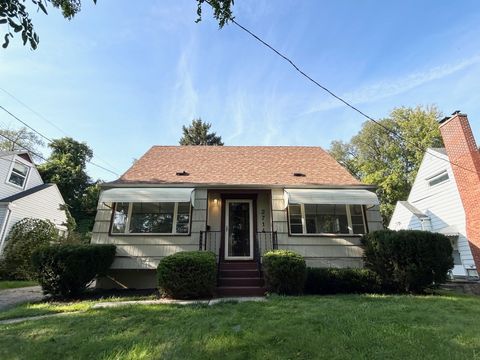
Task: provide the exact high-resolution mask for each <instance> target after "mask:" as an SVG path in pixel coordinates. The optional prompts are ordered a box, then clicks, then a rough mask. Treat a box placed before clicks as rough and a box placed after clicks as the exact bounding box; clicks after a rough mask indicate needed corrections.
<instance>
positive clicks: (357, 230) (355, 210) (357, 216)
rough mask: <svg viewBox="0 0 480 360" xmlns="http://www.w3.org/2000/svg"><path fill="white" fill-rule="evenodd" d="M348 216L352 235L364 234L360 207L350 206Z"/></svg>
mask: <svg viewBox="0 0 480 360" xmlns="http://www.w3.org/2000/svg"><path fill="white" fill-rule="evenodd" d="M350 215H351V217H352V230H353V233H354V234H365V224H364V219H363V209H362V206H361V205H350Z"/></svg>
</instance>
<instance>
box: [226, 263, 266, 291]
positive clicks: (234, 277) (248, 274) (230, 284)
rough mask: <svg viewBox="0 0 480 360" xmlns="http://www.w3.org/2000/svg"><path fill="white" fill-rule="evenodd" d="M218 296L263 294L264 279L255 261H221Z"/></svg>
mask: <svg viewBox="0 0 480 360" xmlns="http://www.w3.org/2000/svg"><path fill="white" fill-rule="evenodd" d="M217 294H218V295H219V296H263V295H265V287H264V280H263V277H262V274H261V272H260V271H259V269H258V265H257V263H256V262H255V261H230V262H227V261H223V262H221V263H220V265H219V277H218V287H217Z"/></svg>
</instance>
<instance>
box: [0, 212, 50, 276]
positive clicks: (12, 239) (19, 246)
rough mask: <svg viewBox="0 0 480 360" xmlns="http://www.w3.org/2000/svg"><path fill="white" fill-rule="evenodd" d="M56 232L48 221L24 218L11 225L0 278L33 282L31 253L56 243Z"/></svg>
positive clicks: (33, 273)
mask: <svg viewBox="0 0 480 360" xmlns="http://www.w3.org/2000/svg"><path fill="white" fill-rule="evenodd" d="M58 239H59V237H58V230H57V229H56V228H55V225H54V224H53V223H52V222H51V221H49V220H40V219H30V218H25V219H23V220H20V221H18V222H17V223H15V225H13V227H12V229H11V230H10V232H9V234H8V237H7V238H6V246H5V250H4V252H3V256H4V257H3V259H2V261H1V265H0V267H1V272H2V278H6V279H10V280H33V279H34V278H35V272H34V271H33V268H32V265H31V261H30V260H31V257H32V253H33V252H34V251H35V250H36V249H38V248H40V247H42V246H45V245H48V244H51V243H54V242H56V241H58Z"/></svg>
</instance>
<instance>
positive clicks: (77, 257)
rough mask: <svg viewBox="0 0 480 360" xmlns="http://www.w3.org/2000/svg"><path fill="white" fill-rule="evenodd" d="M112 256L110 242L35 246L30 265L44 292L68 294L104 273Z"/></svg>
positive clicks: (80, 289) (75, 294) (58, 295)
mask: <svg viewBox="0 0 480 360" xmlns="http://www.w3.org/2000/svg"><path fill="white" fill-rule="evenodd" d="M114 257H115V246H114V245H71V244H69V245H53V246H45V247H42V248H40V249H37V250H35V252H34V253H33V254H32V265H33V268H34V270H35V272H36V277H37V280H38V282H39V283H40V285H41V286H42V289H43V292H44V293H46V294H50V295H52V296H53V297H63V298H69V297H75V296H78V295H79V294H80V293H81V292H82V291H84V290H85V288H86V287H87V285H88V284H89V283H90V282H91V281H92V280H93V279H94V278H95V276H103V275H106V273H107V271H108V269H109V268H110V265H112V262H113V259H114Z"/></svg>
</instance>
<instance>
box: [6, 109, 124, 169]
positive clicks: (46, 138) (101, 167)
mask: <svg viewBox="0 0 480 360" xmlns="http://www.w3.org/2000/svg"><path fill="white" fill-rule="evenodd" d="M0 109H2V110H3V111H5V112H6V113H7V114H9V115H10V116H12V117H13V118H14V119H16V120H18V121H20V122H21V123H22V124H24V125H25V126H27V127H28V128H29V129H31V130H32V131H34V132H35V133H36V134H38V135H40V136H41V137H42V138H44V139H45V140H47V141H48V143H52V140H51V139H50V138H48V137H46V136H45V135H43V134H42V133H41V132H39V131H37V130H35V129H34V128H33V127H31V126H30V125H28V124H27V123H26V122H25V121H23V120H21V119H20V118H19V117H18V116H15V115H14V114H12V113H11V112H10V111H8V110H7V109H6V108H5V107H3V106H2V105H0ZM0 136H2V137H4V138H6V139H7V140H9V141H11V142H12V143H14V144H15V145H17V146H19V147H21V148H23V149H25V150H27V151H29V152H31V153H32V154H33V155H35V156H37V157H39V158H40V159H42V160H44V161H47V159H45V158H44V157H43V156H40V155H38V154H36V153H34V152H33V151H32V150H30V149H28V148H26V147H25V146H23V145H21V144H19V143H18V142H17V141H15V140H13V139H11V138H9V137H7V136H5V135H3V134H0ZM87 162H88V163H89V164H91V165H93V166H96V167H97V168H99V169H102V170H104V171H108V172H109V173H111V174H114V175H116V176H119V174H118V173H117V172H115V171H113V170H110V169H107V168H106V167H104V166H102V165H99V164H97V163H94V162H93V161H91V160H87Z"/></svg>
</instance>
